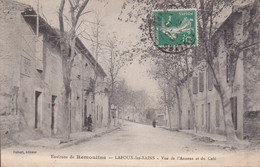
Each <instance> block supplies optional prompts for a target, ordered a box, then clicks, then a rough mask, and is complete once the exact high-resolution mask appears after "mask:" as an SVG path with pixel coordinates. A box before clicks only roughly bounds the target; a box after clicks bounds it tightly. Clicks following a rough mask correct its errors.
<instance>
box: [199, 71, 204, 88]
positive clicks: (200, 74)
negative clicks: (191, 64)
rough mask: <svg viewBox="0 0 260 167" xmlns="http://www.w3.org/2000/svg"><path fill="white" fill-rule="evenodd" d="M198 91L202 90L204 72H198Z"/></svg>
mask: <svg viewBox="0 0 260 167" xmlns="http://www.w3.org/2000/svg"><path fill="white" fill-rule="evenodd" d="M199 91H200V92H203V91H204V73H203V72H200V73H199Z"/></svg>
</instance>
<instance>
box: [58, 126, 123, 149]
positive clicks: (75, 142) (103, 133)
mask: <svg viewBox="0 0 260 167" xmlns="http://www.w3.org/2000/svg"><path fill="white" fill-rule="evenodd" d="M118 129H121V127H116V128H113V129H109V130H107V131H104V132H100V133H96V134H93V135H92V136H89V137H86V138H83V139H79V140H72V141H70V142H68V143H62V144H59V145H57V146H55V147H54V149H62V148H66V147H70V146H73V145H77V144H80V143H83V142H86V141H89V140H91V139H93V138H95V137H99V136H102V135H105V134H108V133H111V132H113V131H115V130H118Z"/></svg>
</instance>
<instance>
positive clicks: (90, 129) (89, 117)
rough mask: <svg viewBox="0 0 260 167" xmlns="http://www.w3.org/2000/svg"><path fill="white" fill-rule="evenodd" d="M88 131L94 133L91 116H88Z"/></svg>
mask: <svg viewBox="0 0 260 167" xmlns="http://www.w3.org/2000/svg"><path fill="white" fill-rule="evenodd" d="M88 131H92V118H91V114H89V116H88Z"/></svg>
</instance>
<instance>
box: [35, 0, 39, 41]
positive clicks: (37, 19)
mask: <svg viewBox="0 0 260 167" xmlns="http://www.w3.org/2000/svg"><path fill="white" fill-rule="evenodd" d="M36 1H37V12H36V36H37V37H39V0H36Z"/></svg>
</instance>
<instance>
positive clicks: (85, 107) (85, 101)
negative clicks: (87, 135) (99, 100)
mask: <svg viewBox="0 0 260 167" xmlns="http://www.w3.org/2000/svg"><path fill="white" fill-rule="evenodd" d="M83 121H84V126H85V127H86V126H87V124H88V122H87V121H88V108H87V99H84V116H83Z"/></svg>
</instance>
